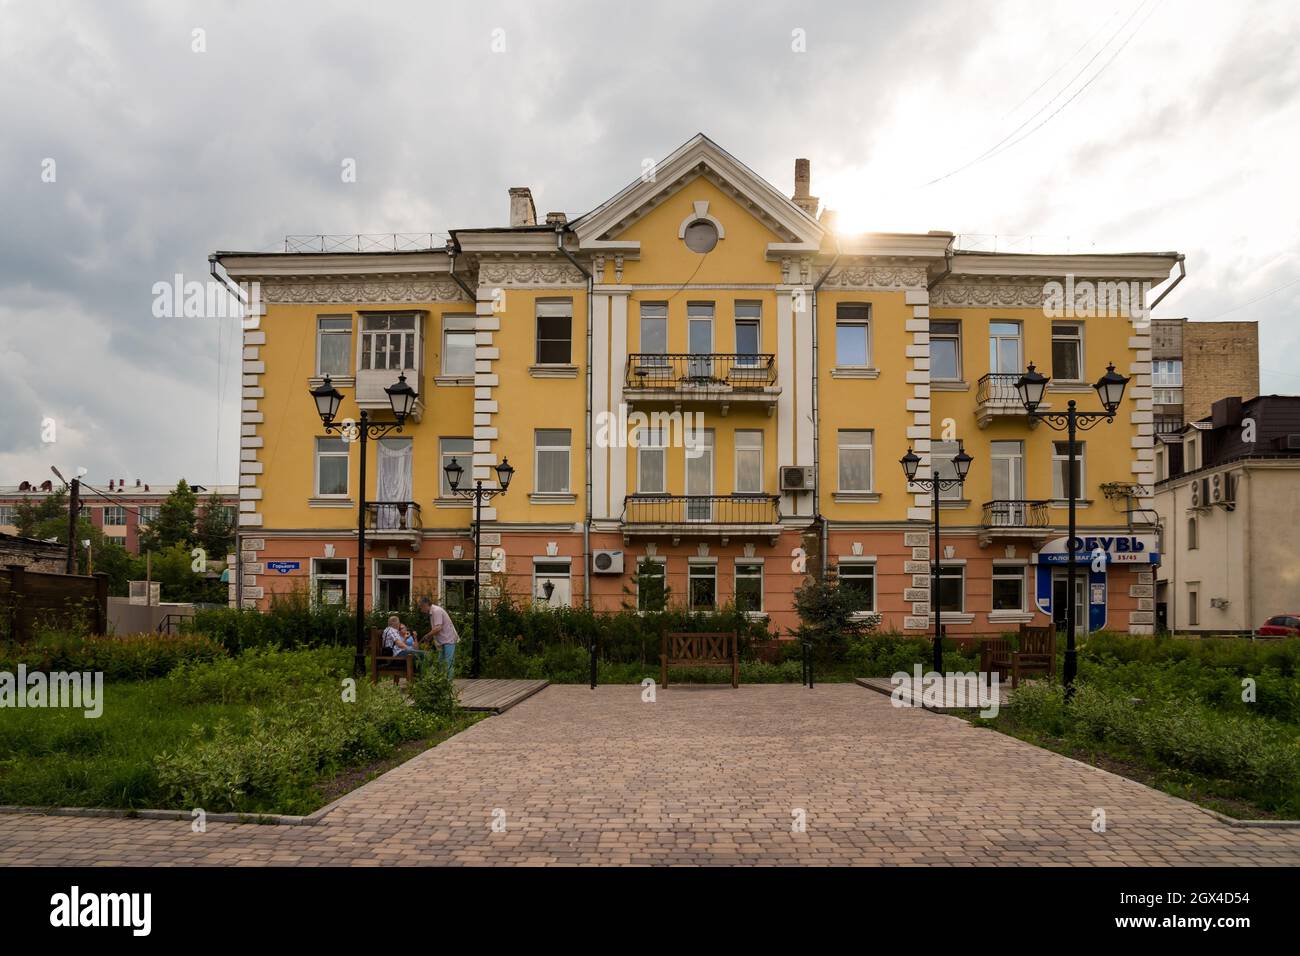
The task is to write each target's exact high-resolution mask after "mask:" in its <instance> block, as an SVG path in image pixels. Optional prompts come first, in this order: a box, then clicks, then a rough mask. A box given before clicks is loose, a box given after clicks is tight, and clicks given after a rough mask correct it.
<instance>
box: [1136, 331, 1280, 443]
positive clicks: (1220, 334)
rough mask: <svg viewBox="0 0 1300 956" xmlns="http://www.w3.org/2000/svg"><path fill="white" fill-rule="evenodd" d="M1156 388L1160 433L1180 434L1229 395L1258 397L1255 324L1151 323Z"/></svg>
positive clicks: (1256, 332) (1158, 428)
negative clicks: (1184, 428) (1188, 424)
mask: <svg viewBox="0 0 1300 956" xmlns="http://www.w3.org/2000/svg"><path fill="white" fill-rule="evenodd" d="M1151 357H1152V361H1153V365H1152V370H1151V371H1152V376H1151V384H1152V388H1153V389H1154V391H1153V395H1152V405H1153V411H1154V413H1155V419H1156V434H1157V435H1167V434H1177V433H1179V432H1181V431H1182V428H1183V425H1184V424H1186V423H1188V422H1196V421H1200V420H1201V419H1202V418H1205V417H1206V416H1207V415H1209V414H1210V406H1211V405H1213V404H1214V403H1215V402H1216V401H1218V400H1219V399H1220V398H1223V397H1225V396H1227V395H1258V394H1259V325H1258V324H1257V323H1255V322H1189V321H1187V319H1154V320H1152V322H1151Z"/></svg>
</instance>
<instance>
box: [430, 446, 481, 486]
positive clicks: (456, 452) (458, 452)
mask: <svg viewBox="0 0 1300 956" xmlns="http://www.w3.org/2000/svg"><path fill="white" fill-rule="evenodd" d="M453 458H455V459H456V464H458V465H460V466H461V467H462V468H464V469H465V472H466V473H467V474H470V475H473V473H474V439H472V438H440V439H439V440H438V483H439V489H438V492H439V495H440V496H441V497H443V498H451V497H453V492H452V490H451V483H450V482H449V481H447V465H448V464H450V463H451V460H452V459H453ZM460 481H461V487H462V488H464V487H465V479H464V478H461V480H460Z"/></svg>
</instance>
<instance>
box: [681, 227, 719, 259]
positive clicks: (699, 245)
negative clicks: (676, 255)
mask: <svg viewBox="0 0 1300 956" xmlns="http://www.w3.org/2000/svg"><path fill="white" fill-rule="evenodd" d="M682 239H683V240H684V241H685V243H686V248H687V249H689V250H691V252H698V253H700V254H701V255H703V254H704V253H706V252H712V251H713V247H714V246H716V245H717V244H718V227H717V226H715V225H714V224H713V223H711V222H709V221H708V220H707V219H696V220H695V221H694V222H693V223H691V224H690V225H689V226H687V227H686V232H685V233H684V234H683V235H682Z"/></svg>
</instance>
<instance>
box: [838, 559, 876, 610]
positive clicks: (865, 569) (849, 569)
mask: <svg viewBox="0 0 1300 956" xmlns="http://www.w3.org/2000/svg"><path fill="white" fill-rule="evenodd" d="M840 587H841V588H844V589H846V590H849V591H852V592H853V594H854V596H855V601H854V603H853V610H855V611H874V610H875V609H876V566H875V565H874V564H853V563H844V562H841V563H840Z"/></svg>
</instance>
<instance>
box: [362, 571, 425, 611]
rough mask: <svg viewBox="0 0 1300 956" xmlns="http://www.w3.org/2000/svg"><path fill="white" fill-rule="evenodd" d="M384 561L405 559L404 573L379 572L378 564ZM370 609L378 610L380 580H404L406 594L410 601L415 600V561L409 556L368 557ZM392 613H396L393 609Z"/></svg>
mask: <svg viewBox="0 0 1300 956" xmlns="http://www.w3.org/2000/svg"><path fill="white" fill-rule="evenodd" d="M384 561H405V562H406V574H380V573H379V565H380V563H381V562H384ZM370 581H371V587H370V609H371V610H372V611H377V610H379V590H380V587H379V582H380V581H405V582H406V594H407V597H409V598H410V599H411V601H412V602H414V601H415V562H414V561H412V560H411V559H410V558H379V557H375V558H371V559H370ZM394 613H396V612H395V611H394Z"/></svg>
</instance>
